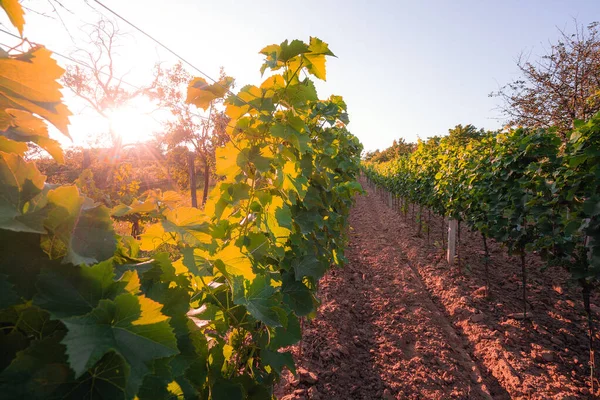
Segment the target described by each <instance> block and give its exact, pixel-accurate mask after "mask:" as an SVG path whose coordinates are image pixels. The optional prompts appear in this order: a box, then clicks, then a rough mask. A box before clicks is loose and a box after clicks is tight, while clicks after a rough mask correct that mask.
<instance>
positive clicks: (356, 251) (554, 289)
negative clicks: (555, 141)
mask: <svg viewBox="0 0 600 400" xmlns="http://www.w3.org/2000/svg"><path fill="white" fill-rule="evenodd" d="M362 183H363V187H365V189H366V190H367V192H368V193H367V194H366V195H363V196H359V197H358V198H357V201H356V205H355V206H354V208H353V210H352V212H351V215H350V226H351V229H350V233H349V238H350V242H349V247H348V249H347V252H346V256H347V258H348V260H349V262H348V264H347V265H345V266H344V267H343V268H337V269H333V270H331V271H330V272H329V273H328V274H327V275H326V276H325V277H324V278H323V279H322V281H321V283H320V288H319V297H320V299H321V302H322V303H321V305H320V307H319V309H318V314H317V316H316V318H314V319H313V320H311V321H304V322H303V325H304V333H303V339H302V342H301V343H300V344H299V345H296V346H294V347H293V348H291V351H292V353H293V354H294V356H295V359H296V360H297V372H298V373H297V375H296V376H294V375H292V374H291V373H290V372H289V371H288V372H286V373H285V374H284V376H283V377H282V381H281V382H280V384H279V385H278V386H277V388H276V395H277V397H278V398H283V399H285V400H291V399H321V400H326V399H385V400H391V399H563V400H566V399H589V398H596V396H598V395H599V394H600V391H596V393H595V395H596V396H594V395H593V394H592V393H591V391H590V378H589V374H590V367H589V363H588V359H589V352H588V337H587V325H586V317H585V313H584V311H583V305H582V301H581V291H580V289H579V288H578V287H577V285H575V284H572V283H569V276H568V274H567V273H566V272H565V271H564V270H563V269H561V268H559V267H556V268H548V269H546V270H545V271H542V267H543V264H542V263H541V262H540V261H539V260H538V259H537V257H536V256H535V255H529V256H528V258H527V271H528V285H527V290H528V306H527V307H528V313H527V318H525V319H524V318H523V303H522V283H521V266H520V259H518V258H516V257H510V256H509V255H508V254H507V253H506V251H505V249H503V248H502V247H501V246H499V245H498V244H496V243H494V242H492V241H490V243H489V248H490V252H491V260H490V266H489V273H488V275H487V279H486V273H485V268H484V259H485V258H484V256H483V254H484V250H483V243H482V240H481V236H480V235H479V234H478V233H475V232H469V231H468V230H467V229H466V228H465V227H462V228H461V233H460V235H461V243H460V245H459V249H460V250H459V254H460V266H456V265H455V266H449V265H448V264H447V262H446V261H445V259H444V249H443V248H442V246H441V243H440V242H441V238H442V232H443V229H442V227H443V226H445V225H442V219H441V218H439V217H433V216H432V219H431V221H430V224H429V226H430V229H427V228H425V229H423V230H422V232H421V237H418V236H417V228H416V224H415V223H414V222H413V220H412V219H411V213H410V212H409V214H408V216H407V217H405V216H404V215H403V214H401V213H399V212H398V210H397V209H396V207H391V208H390V207H389V204H388V198H387V197H385V196H379V195H378V194H377V193H376V190H375V189H373V188H370V187H368V186H367V184H366V183H365V182H362ZM424 214H425V220H427V212H425V213H424ZM427 231H429V232H427ZM428 236H429V238H428ZM486 281H489V291H487V293H486ZM592 302H593V303H594V304H598V297H597V296H596V295H595V296H594V297H593V299H592ZM598 311H599V309H598V307H595V306H594V307H593V312H594V314H595V315H594V318H596V319H597V318H598ZM596 340H600V337H597V338H596ZM595 387H596V388H597V383H596V386H595Z"/></svg>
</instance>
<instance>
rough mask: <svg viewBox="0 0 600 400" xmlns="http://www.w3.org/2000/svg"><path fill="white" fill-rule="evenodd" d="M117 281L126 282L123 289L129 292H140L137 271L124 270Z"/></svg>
mask: <svg viewBox="0 0 600 400" xmlns="http://www.w3.org/2000/svg"><path fill="white" fill-rule="evenodd" d="M119 281H121V282H127V284H126V285H125V287H124V288H123V289H124V290H126V291H127V292H129V293H131V294H138V293H139V292H140V288H141V287H142V285H141V283H140V277H139V275H138V273H137V271H125V273H124V274H123V276H122V277H121V279H119Z"/></svg>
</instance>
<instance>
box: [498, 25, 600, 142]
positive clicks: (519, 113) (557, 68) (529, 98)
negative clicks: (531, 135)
mask: <svg viewBox="0 0 600 400" xmlns="http://www.w3.org/2000/svg"><path fill="white" fill-rule="evenodd" d="M559 32H560V36H559V39H558V41H557V42H556V43H550V49H549V51H547V54H546V55H543V56H542V57H541V58H540V59H539V60H536V61H529V59H528V57H525V56H524V55H523V54H521V56H520V57H519V59H518V61H517V66H518V67H519V70H520V72H521V77H520V78H518V79H516V80H514V81H512V82H510V83H508V84H507V85H505V86H503V87H501V88H500V90H499V91H498V92H495V93H492V94H490V96H498V97H500V98H501V99H502V100H503V104H502V106H501V107H500V108H501V111H502V112H503V114H504V115H505V116H506V117H507V121H506V122H507V124H508V125H513V126H517V125H518V126H527V127H542V128H547V127H551V126H555V127H556V128H557V129H558V132H559V133H560V134H561V135H562V137H563V140H566V133H567V132H568V131H569V130H570V129H572V127H573V123H574V121H575V120H587V119H589V118H590V117H591V116H592V115H594V114H595V113H597V112H598V111H600V35H599V33H598V23H597V22H594V23H591V24H589V25H588V26H587V27H584V26H582V25H579V24H578V23H577V22H576V21H575V33H572V34H569V33H567V32H565V31H564V30H559Z"/></svg>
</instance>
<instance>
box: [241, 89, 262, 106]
mask: <svg viewBox="0 0 600 400" xmlns="http://www.w3.org/2000/svg"><path fill="white" fill-rule="evenodd" d="M262 95H263V93H262V91H261V90H260V88H257V87H256V86H252V85H248V86H245V87H244V89H243V90H240V92H239V93H238V95H237V97H238V98H240V99H242V100H243V101H245V102H247V103H249V102H251V101H253V100H256V99H260V98H261V97H262Z"/></svg>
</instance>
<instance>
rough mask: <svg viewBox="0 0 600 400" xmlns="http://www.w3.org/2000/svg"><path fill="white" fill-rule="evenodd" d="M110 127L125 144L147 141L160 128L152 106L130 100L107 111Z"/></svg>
mask: <svg viewBox="0 0 600 400" xmlns="http://www.w3.org/2000/svg"><path fill="white" fill-rule="evenodd" d="M107 115H108V120H109V126H110V129H112V130H113V132H114V134H115V135H116V136H118V137H120V138H121V140H122V143H123V144H131V143H140V142H147V141H148V140H151V139H152V138H153V137H154V134H155V132H157V131H158V130H159V128H160V124H159V122H157V121H156V120H155V119H154V117H153V116H152V110H151V107H148V104H144V103H143V102H130V103H128V104H126V105H123V106H121V107H118V108H115V109H112V110H110V111H109V112H107Z"/></svg>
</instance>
